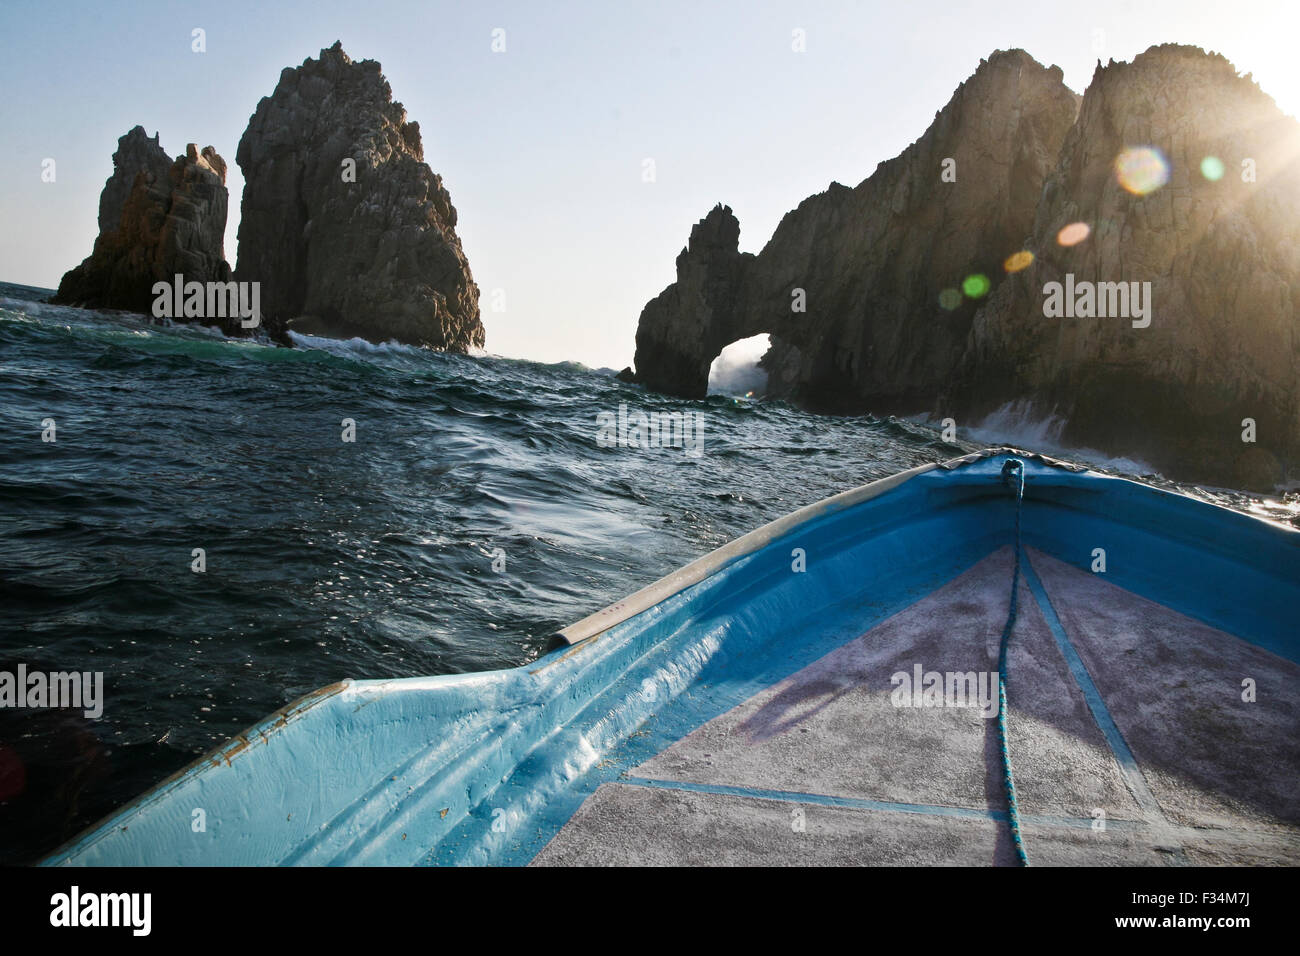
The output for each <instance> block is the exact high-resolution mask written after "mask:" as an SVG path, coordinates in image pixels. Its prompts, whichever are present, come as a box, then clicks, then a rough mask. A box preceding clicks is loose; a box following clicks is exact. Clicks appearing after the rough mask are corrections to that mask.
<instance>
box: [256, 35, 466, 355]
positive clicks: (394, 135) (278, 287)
mask: <svg viewBox="0 0 1300 956" xmlns="http://www.w3.org/2000/svg"><path fill="white" fill-rule="evenodd" d="M423 160H424V151H423V147H422V146H421V143H420V130H419V125H418V124H417V123H414V122H411V123H408V122H407V121H406V111H405V110H404V109H403V108H402V105H401V104H400V103H394V102H393V100H392V91H391V89H390V87H389V85H388V82H387V81H386V80H385V79H384V77H383V75H382V73H381V72H380V66H379V64H378V63H376V62H374V61H373V60H362V61H359V62H353V61H352V60H351V59H349V57H348V56H347V54H346V53H344V52H343V50H342V48H341V46H340V45H339V44H338V43H335V44H334V46H332V47H330V48H329V49H327V50H322V51H321V53H320V58H319V59H317V60H311V59H308V60H305V61H304V62H303V64H302V66H300V67H297V68H296V69H290V68H286V69H285V70H284V71H283V72H282V73H281V74H280V82H279V83H278V84H277V85H276V88H275V92H274V93H273V94H272V95H271V96H269V97H266V98H264V99H263V100H262V101H261V102H260V103H259V104H258V106H257V110H256V111H255V112H254V113H253V116H252V119H251V120H250V121H249V125H248V130H247V131H246V132H245V133H244V136H243V138H242V139H241V140H240V141H239V150H238V152H237V154H236V161H237V162H238V163H239V166H240V169H241V170H242V171H243V174H244V180H245V185H244V198H243V207H242V214H241V218H240V223H239V262H238V269H237V276H236V278H238V279H240V280H251V281H258V282H260V283H261V305H262V311H263V314H264V315H265V316H266V319H267V322H268V325H269V326H270V327H271V330H272V332H273V333H274V332H276V331H278V330H282V329H283V328H291V329H295V330H298V331H304V332H312V333H317V334H328V335H334V336H360V337H362V338H366V339H369V340H371V341H374V342H382V341H386V340H388V339H397V340H398V341H400V342H405V343H409V344H415V345H428V346H432V347H434V348H439V349H446V350H450V351H458V352H465V351H467V350H468V349H469V348H470V347H472V346H478V347H481V346H482V345H483V342H484V335H483V326H482V324H481V323H480V321H479V308H478V287H477V286H476V285H475V284H474V280H473V277H472V276H471V275H470V270H469V263H468V261H467V260H466V258H465V254H464V252H463V251H462V250H461V245H460V240H459V239H458V238H457V236H456V232H455V226H456V210H455V208H454V207H453V206H452V204H451V197H450V196H449V195H448V193H447V190H446V189H445V188H444V187H443V185H442V178H441V177H440V176H438V175H436V174H435V173H433V172H432V171H431V170H430V169H429V167H428V166H427V165H425V163H424V161H423Z"/></svg>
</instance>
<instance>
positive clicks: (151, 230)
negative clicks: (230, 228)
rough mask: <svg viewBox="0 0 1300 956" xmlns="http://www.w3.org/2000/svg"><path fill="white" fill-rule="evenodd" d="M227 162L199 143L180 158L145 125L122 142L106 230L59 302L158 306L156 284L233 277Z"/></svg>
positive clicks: (107, 188)
mask: <svg viewBox="0 0 1300 956" xmlns="http://www.w3.org/2000/svg"><path fill="white" fill-rule="evenodd" d="M228 202H229V198H228V194H227V191H226V163H225V160H223V159H222V158H221V157H220V156H219V155H217V153H216V151H215V150H214V149H213V148H212V147H211V146H206V147H204V148H203V150H202V152H200V151H199V149H198V147H197V146H196V145H195V144H194V143H190V144H189V146H187V147H186V151H185V154H184V155H182V156H178V157H177V158H176V159H175V160H172V159H171V158H169V157H168V155H167V153H166V152H165V151H164V150H163V148H162V146H161V145H159V143H158V136H157V134H154V136H153V137H152V138H151V137H149V135H148V134H147V133H145V131H144V128H143V127H140V126H137V127H135V128H134V129H132V130H131V131H130V132H128V133H127V134H126V135H124V136H123V137H122V138H121V139H119V140H118V141H117V152H116V153H114V154H113V175H112V176H110V177H109V179H108V181H107V182H106V183H105V184H104V190H103V192H102V193H101V194H100V197H99V236H98V237H97V238H96V239H95V248H94V251H93V252H92V253H91V254H90V256H89V257H88V258H87V259H86V260H85V261H84V262H82V263H81V265H79V266H77V267H76V268H75V269H72V270H70V271H69V272H67V273H65V274H64V276H63V279H62V281H60V282H59V290H58V293H57V294H56V295H55V298H54V300H53V301H55V302H61V303H66V304H71V305H83V306H87V307H89V308H107V309H123V310H127V311H131V312H145V313H148V312H150V311H152V305H153V301H154V294H153V285H154V283H155V282H158V281H160V280H165V281H167V282H171V281H173V277H174V276H175V275H176V274H178V273H179V274H181V275H183V276H184V277H185V280H186V281H187V282H188V281H197V282H210V281H226V280H228V279H229V278H230V266H229V265H228V264H227V262H226V258H225V251H224V237H225V231H226V211H227V206H228Z"/></svg>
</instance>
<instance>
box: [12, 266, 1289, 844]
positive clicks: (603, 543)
mask: <svg viewBox="0 0 1300 956" xmlns="http://www.w3.org/2000/svg"><path fill="white" fill-rule="evenodd" d="M48 291H49V290H36V289H30V288H26V287H22V286H14V285H4V284H0V608H3V614H2V615H0V670H5V669H7V670H13V668H14V667H15V666H16V665H17V664H18V663H25V664H26V665H27V666H28V668H29V669H43V670H59V671H69V670H72V671H98V672H102V673H103V675H104V711H103V716H102V718H101V719H99V720H88V719H85V718H83V717H82V716H80V715H79V714H77V713H72V712H68V711H41V712H37V711H19V710H4V709H0V862H13V861H22V860H30V859H33V858H36V857H38V856H39V855H40V854H41V853H43V852H45V851H48V850H50V849H52V848H54V847H55V846H57V845H58V844H60V843H62V842H63V841H65V840H66V839H68V838H70V837H72V836H74V835H75V834H76V833H77V832H78V831H79V830H80V829H81V828H82V827H84V826H86V825H88V824H90V823H92V822H94V821H95V820H97V819H98V818H99V817H101V816H102V815H104V814H105V813H107V812H109V811H110V810H112V809H114V808H115V807H117V806H119V805H120V804H122V803H124V802H126V801H127V800H129V799H131V798H133V797H135V796H136V795H138V794H139V793H140V792H142V791H143V790H145V789H146V788H148V787H149V786H151V785H153V784H154V783H157V782H158V781H159V780H161V779H163V778H164V777H166V776H167V775H169V774H170V773H172V772H174V771H176V770H178V769H180V768H181V767H183V766H184V765H185V764H187V763H189V762H190V761H191V760H193V759H194V758H196V757H197V756H199V755H201V754H202V753H204V752H205V751H207V750H208V749H210V748H211V747H213V746H215V745H217V744H219V743H221V742H222V741H224V740H225V739H227V738H228V737H230V736H232V735H234V734H236V733H238V732H240V731H242V730H243V729H245V728H246V727H247V726H249V725H250V724H251V723H253V722H255V721H257V720H259V719H260V718H262V717H264V716H266V715H267V714H269V713H271V712H272V711H274V710H276V709H277V708H279V707H282V706H283V705H285V704H286V703H288V702H290V701H292V700H293V699H295V698H296V697H298V696H300V695H302V694H304V693H307V692H308V691H311V690H314V689H315V688H318V687H321V686H323V685H326V684H329V683H332V682H334V681H337V680H340V679H342V678H345V677H352V678H382V677H398V676H415V675H422V674H441V673H451V672H461V671H472V670H483V669H489V668H501V667H512V666H516V665H519V664H523V663H526V662H528V661H531V660H533V659H535V658H536V657H537V656H539V654H541V653H542V652H543V649H544V647H545V645H546V642H547V639H548V637H549V636H550V635H551V634H552V633H553V632H554V631H556V630H557V629H559V628H561V627H563V626H564V625H566V624H569V623H572V622H573V621H576V620H578V619H579V618H581V617H583V616H585V615H586V614H589V613H591V612H592V611H595V610H598V609H599V608H601V607H603V606H605V605H606V604H608V603H610V602H612V601H614V600H616V599H618V598H620V597H622V596H624V595H626V594H628V593H630V592H632V591H634V590H636V589H638V588H640V587H642V586H644V585H646V584H648V583H650V582H651V581H653V580H655V579H656V578H658V577H660V576H662V575H664V574H666V573H667V572H669V571H671V570H673V569H674V568H676V567H678V566H680V565H682V564H684V563H686V562H688V561H691V560H693V559H694V558H697V557H699V556H700V555H702V554H705V553H706V552H708V551H710V550H712V549H713V548H716V547H718V546H720V545H722V544H724V543H725V542H727V541H729V540H731V539H732V538H734V537H736V536H738V535H740V534H743V533H745V532H746V531H749V530H752V529H753V528H755V527H757V526H759V525H761V524H763V523H765V522H767V521H771V520H773V519H775V518H778V517H780V516H781V515H784V514H786V513H788V512H789V511H791V510H793V509H795V508H798V507H800V506H802V505H805V504H808V503H810V502H813V501H816V500H818V499H820V498H823V497H826V496H827V495H831V494H835V493H837V492H840V491H843V490H845V489H847V488H851V487H853V486H856V485H859V484H862V483H863V482H867V481H871V480H873V479H876V478H881V477H884V476H886V475H889V474H892V473H894V472H896V471H899V470H901V469H905V468H910V467H914V466H916V465H919V464H922V463H925V462H931V461H939V460H943V459H946V458H950V457H953V456H955V455H959V454H963V453H965V452H968V451H971V450H974V449H975V448H978V447H981V444H982V443H980V442H964V441H959V442H957V443H955V444H953V443H945V442H943V441H941V440H940V439H939V435H938V432H937V431H935V430H934V429H933V428H929V427H926V426H925V425H923V424H918V423H915V422H910V421H902V420H898V419H893V418H889V419H874V418H829V417H821V416H815V415H810V414H807V413H804V412H802V411H800V410H798V409H796V408H793V407H791V406H789V405H786V404H784V403H780V402H760V401H753V400H748V399H744V398H738V397H729V396H726V395H712V396H710V397H709V398H708V399H706V400H704V401H701V402H688V401H681V400H677V399H671V398H666V397H663V396H658V395H654V394H650V393H647V392H644V391H643V390H641V389H639V388H637V387H635V386H628V385H624V384H622V383H620V382H618V381H617V380H616V379H614V378H613V377H612V376H610V375H609V374H608V373H607V372H599V371H593V370H591V369H587V368H585V367H583V366H580V365H576V364H561V365H544V364H538V363H534V362H528V361H519V360H513V359H504V358H495V357H491V356H485V357H465V356H455V355H445V354H440V353H436V352H431V351H428V350H422V349H416V348H409V347H405V346H399V345H394V344H390V345H383V346H375V345H369V344H367V343H364V342H361V341H359V340H353V341H350V342H340V341H333V340H327V339H310V338H304V339H300V340H299V344H300V346H301V347H300V348H296V349H285V348H276V347H273V346H269V345H264V344H258V343H256V342H251V341H247V340H230V339H225V338H222V337H221V336H220V335H219V334H217V333H215V332H212V331H209V330H204V329H200V328H194V327H186V326H177V327H164V326H160V325H157V324H151V323H150V322H148V321H147V320H146V319H144V318H143V317H140V316H132V315H125V314H118V313H106V312H92V311H85V310H79V309H71V308H64V307H59V306H52V305H48V304H45V303H43V302H39V301H34V300H38V299H40V298H41V297H43V296H44V295H45V294H48ZM489 331H490V330H489ZM620 405H623V406H626V408H627V410H628V411H630V412H635V411H637V410H640V411H643V412H646V413H654V412H660V413H662V412H678V413H683V414H686V415H691V416H698V418H697V419H696V418H692V420H698V421H700V422H702V428H703V430H702V432H701V433H700V434H701V436H702V442H701V444H700V446H699V452H700V453H699V454H698V455H694V454H689V453H687V451H686V450H684V449H682V448H651V449H644V448H628V447H603V446H602V444H601V442H600V440H599V438H600V430H599V428H598V421H599V416H601V415H602V414H604V415H617V414H618V410H619V407H620ZM48 419H53V421H54V426H55V432H54V438H55V440H54V441H53V442H47V441H44V440H43V432H46V431H47V425H46V424H43V423H45V422H46V420H48ZM345 419H350V420H351V421H352V422H354V423H355V440H353V441H345V440H343V439H344V424H343V422H344V420H345ZM981 434H982V435H984V433H981ZM985 437H987V436H985ZM1007 437H1010V438H1014V437H1015V436H1014V435H1012V436H1007ZM1147 480H1152V481H1157V482H1161V483H1165V482H1162V480H1161V479H1158V478H1155V477H1148V478H1147ZM1165 484H1168V483H1165ZM1192 490H1193V491H1194V492H1195V493H1197V494H1200V495H1201V496H1203V497H1206V498H1209V499H1211V500H1215V501H1218V502H1219V503H1222V504H1226V505H1228V506H1230V507H1238V508H1242V509H1245V510H1250V511H1252V512H1255V513H1260V514H1265V515H1268V516H1270V517H1273V518H1276V519H1279V520H1289V521H1296V514H1297V502H1296V496H1294V495H1291V496H1289V497H1287V498H1284V499H1277V500H1274V499H1261V498H1254V497H1251V496H1246V495H1240V494H1236V493H1233V492H1227V491H1205V490H1196V489H1192ZM196 548H201V549H203V551H204V556H205V562H206V569H205V570H204V571H203V572H202V573H196V572H195V571H194V570H193V563H194V561H195V558H194V557H193V552H194V549H196Z"/></svg>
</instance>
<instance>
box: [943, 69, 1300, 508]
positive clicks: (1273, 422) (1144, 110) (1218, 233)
mask: <svg viewBox="0 0 1300 956" xmlns="http://www.w3.org/2000/svg"><path fill="white" fill-rule="evenodd" d="M1135 145H1142V146H1154V147H1156V148H1157V149H1159V150H1160V152H1161V153H1162V154H1163V157H1164V158H1165V160H1166V161H1167V165H1168V181H1167V183H1166V184H1165V185H1163V186H1161V187H1158V188H1155V189H1153V190H1152V191H1150V192H1148V193H1146V194H1145V195H1138V194H1134V193H1132V192H1130V191H1128V190H1127V189H1125V188H1124V187H1123V186H1122V185H1121V183H1120V181H1119V178H1118V176H1117V173H1116V158H1117V157H1118V156H1119V155H1120V154H1121V153H1123V152H1124V151H1125V150H1126V149H1128V148H1131V147H1133V146H1135ZM1211 158H1212V159H1211ZM1216 161H1217V163H1216ZM1220 172H1221V175H1219V173H1220ZM1211 177H1217V178H1211ZM1298 177H1300V125H1297V124H1296V123H1295V121H1293V120H1291V119H1289V118H1287V117H1285V116H1284V115H1283V114H1282V113H1281V112H1280V111H1279V110H1278V109H1277V107H1276V106H1275V105H1274V103H1273V100H1272V99H1271V98H1270V97H1268V96H1267V95H1265V94H1264V93H1263V92H1262V91H1260V89H1259V87H1258V86H1256V85H1255V83H1253V82H1252V81H1251V80H1250V79H1249V78H1246V77H1239V76H1238V75H1237V72H1236V70H1235V69H1234V68H1233V66H1232V64H1230V63H1229V62H1228V61H1227V60H1225V59H1224V58H1223V57H1221V56H1218V55H1215V54H1206V53H1204V52H1202V51H1201V50H1199V49H1196V48H1192V47H1183V46H1174V45H1166V46H1159V47H1153V48H1151V49H1150V50H1148V51H1147V52H1146V53H1144V54H1142V55H1141V56H1138V57H1137V58H1135V59H1134V61H1133V62H1132V63H1114V62H1112V63H1111V64H1110V65H1108V66H1105V67H1102V66H1101V65H1100V64H1099V65H1098V67H1097V70H1096V72H1095V74H1094V75H1093V79H1092V83H1091V84H1090V85H1089V87H1088V91H1087V93H1086V94H1085V96H1084V100H1083V105H1082V108H1081V110H1080V114H1079V120H1078V122H1077V124H1076V125H1075V127H1074V129H1072V130H1071V131H1070V135H1069V136H1068V137H1067V138H1066V142H1065V145H1064V148H1063V149H1062V150H1061V155H1060V158H1059V161H1058V162H1057V164H1056V169H1055V170H1054V171H1053V173H1052V175H1051V177H1050V178H1049V180H1048V183H1047V186H1046V189H1045V190H1044V192H1043V199H1042V202H1041V203H1040V204H1039V207H1038V212H1037V216H1036V220H1035V225H1034V230H1033V233H1032V235H1031V236H1030V238H1029V240H1028V247H1029V248H1030V249H1031V250H1032V251H1033V252H1034V254H1035V255H1036V257H1037V258H1036V260H1035V262H1034V263H1033V265H1032V266H1030V267H1029V268H1028V269H1025V270H1024V271H1022V272H1018V273H1016V274H1015V275H1013V276H1010V277H1009V278H1008V279H1007V281H1006V282H1004V283H1003V284H1002V286H1001V287H1000V288H999V289H998V290H997V291H996V292H995V293H994V294H993V296H992V298H991V299H990V301H989V302H988V304H987V305H986V306H985V307H984V308H983V309H982V310H981V311H980V313H979V315H977V316H976V319H975V323H974V326H973V328H972V334H971V341H970V353H969V355H968V356H967V360H966V365H967V368H966V370H965V383H964V395H963V396H962V405H963V407H966V408H968V409H969V410H970V411H971V412H972V413H979V412H981V411H984V410H986V409H988V408H989V407H990V406H992V405H994V404H996V403H999V402H1004V401H1006V400H1008V399H1009V398H1011V397H1014V396H1021V397H1027V398H1028V399H1030V400H1032V401H1033V402H1034V403H1035V404H1036V405H1037V407H1038V408H1039V409H1041V410H1044V411H1049V410H1050V411H1055V412H1056V414H1058V415H1060V416H1062V417H1064V418H1065V419H1066V422H1067V424H1066V426H1065V432H1064V435H1063V437H1064V438H1065V440H1066V441H1068V442H1070V443H1071V444H1076V445H1086V446H1092V447H1100V448H1104V449H1105V450H1106V451H1108V452H1110V453H1111V454H1123V455H1133V456H1137V457H1139V458H1142V459H1144V460H1146V461H1149V462H1151V463H1152V464H1153V465H1156V466H1157V467H1161V468H1163V469H1165V470H1166V471H1167V472H1168V473H1169V474H1171V475H1173V476H1175V477H1182V478H1186V479H1187V480H1192V481H1200V482H1205V483H1209V484H1220V485H1228V486H1233V487H1247V488H1252V489H1260V490H1270V489H1271V486H1272V485H1273V484H1274V483H1276V482H1280V481H1282V480H1283V470H1284V464H1285V463H1287V462H1290V464H1291V468H1292V469H1295V468H1296V467H1297V466H1300V377H1298V373H1300V191H1297V189H1296V186H1295V184H1296V182H1297V181H1298ZM1076 222H1082V223H1085V224H1087V225H1088V226H1089V228H1090V230H1091V234H1090V235H1089V236H1088V238H1087V239H1085V240H1083V241H1082V242H1078V243H1076V244H1073V245H1069V246H1064V245H1062V244H1061V243H1060V242H1059V241H1058V234H1059V232H1060V230H1061V229H1062V228H1063V227H1065V226H1067V225H1069V224H1071V223H1076ZM1067 275H1073V277H1074V279H1073V281H1074V283H1075V284H1076V286H1077V285H1078V284H1080V283H1083V282H1093V283H1100V282H1130V283H1132V282H1150V283H1151V287H1150V291H1151V315H1150V325H1149V326H1146V327H1144V328H1135V327H1134V326H1133V322H1131V321H1127V320H1126V319H1125V318H1123V317H1119V318H1113V317H1112V318H1077V317H1075V318H1071V317H1061V318H1050V319H1049V318H1046V317H1044V314H1043V303H1044V294H1043V288H1044V286H1045V285H1047V284H1048V283H1050V282H1059V283H1062V284H1064V282H1065V281H1066V276H1067ZM1130 288H1131V287H1130ZM1141 321H1145V320H1141ZM1248 418H1249V419H1253V420H1254V421H1255V428H1256V439H1257V440H1256V441H1255V442H1243V441H1242V432H1243V431H1244V430H1245V429H1244V428H1243V420H1244V419H1248ZM1296 476H1297V475H1296V474H1295V473H1294V471H1293V472H1292V477H1296Z"/></svg>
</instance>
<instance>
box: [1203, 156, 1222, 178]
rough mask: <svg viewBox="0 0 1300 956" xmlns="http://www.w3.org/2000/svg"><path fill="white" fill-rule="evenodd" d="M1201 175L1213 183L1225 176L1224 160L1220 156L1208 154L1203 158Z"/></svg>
mask: <svg viewBox="0 0 1300 956" xmlns="http://www.w3.org/2000/svg"><path fill="white" fill-rule="evenodd" d="M1201 175H1202V176H1204V177H1205V178H1206V179H1208V180H1209V181H1210V182H1212V183H1217V182H1218V181H1219V180H1220V179H1222V178H1223V160H1221V159H1219V157H1218V156H1206V157H1205V158H1204V159H1203V160H1201Z"/></svg>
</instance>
